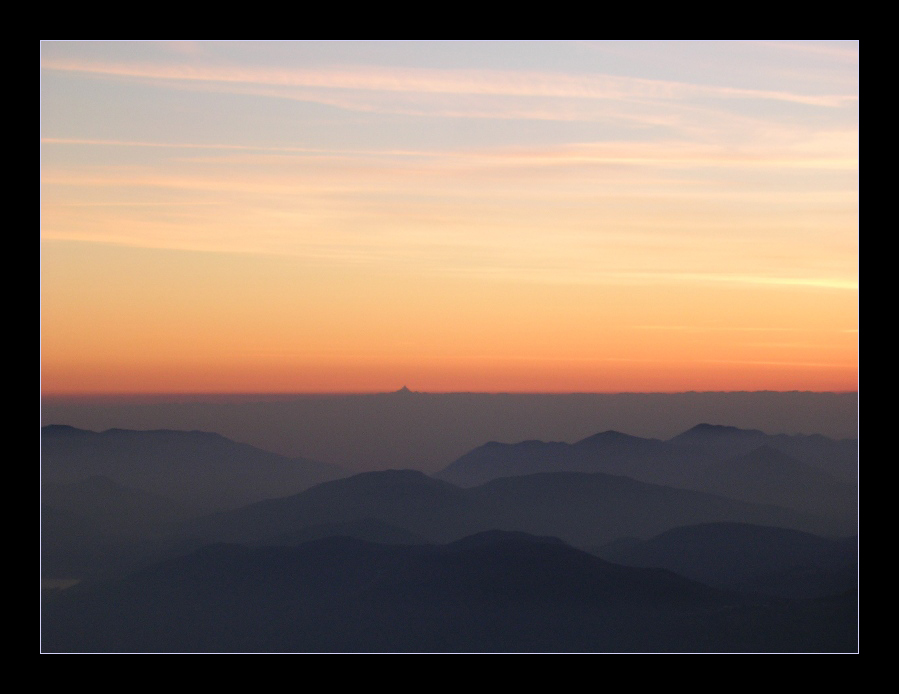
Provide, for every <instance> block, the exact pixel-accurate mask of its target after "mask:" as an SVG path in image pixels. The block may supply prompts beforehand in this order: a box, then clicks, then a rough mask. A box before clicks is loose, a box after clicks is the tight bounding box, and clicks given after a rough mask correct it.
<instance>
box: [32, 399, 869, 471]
mask: <svg viewBox="0 0 899 694" xmlns="http://www.w3.org/2000/svg"><path fill="white" fill-rule="evenodd" d="M399 385H400V383H397V387H399ZM41 405H42V415H43V420H42V421H43V422H44V423H45V424H54V423H67V424H74V425H76V426H78V427H81V428H82V429H94V430H98V431H99V430H101V429H106V428H109V427H111V426H117V427H121V428H126V429H198V430H201V431H215V432H218V433H219V434H222V435H223V436H226V437H227V438H229V439H232V440H234V441H245V442H246V443H249V444H252V445H254V446H257V447H259V448H263V449H265V450H271V451H275V452H277V453H281V454H282V455H288V454H289V455H303V456H307V457H309V458H313V459H315V460H327V461H330V462H334V463H338V464H340V465H343V466H344V467H346V468H347V469H348V470H352V471H353V472H361V471H363V470H382V469H385V468H389V467H390V468H413V469H417V470H424V471H425V472H429V473H431V472H436V471H437V470H440V469H441V468H444V467H446V466H447V465H448V464H449V463H450V462H452V461H453V460H456V459H457V458H459V457H460V456H461V455H463V454H464V453H466V452H467V451H470V450H472V449H474V448H475V447H477V446H479V445H481V444H482V443H484V442H485V441H523V440H525V439H542V440H544V441H577V440H580V439H582V438H584V437H586V436H589V435H590V434H593V433H595V432H597V431H600V430H602V429H615V430H617V431H624V432H628V433H631V434H637V435H639V436H645V437H655V438H660V439H667V438H669V437H671V436H674V435H675V434H677V433H678V432H680V431H684V430H686V429H688V428H689V427H692V426H693V425H695V424H696V423H697V422H720V423H724V424H733V425H735V426H739V427H743V428H744V429H761V430H763V431H816V432H820V433H822V434H824V435H826V436H830V437H832V438H840V437H855V436H856V431H857V419H858V395H857V394H856V393H808V392H792V393H777V392H754V393H746V392H743V393H740V392H732V393H615V394H611V393H605V394H601V393H571V394H511V393H506V394H502V393H496V394H488V393H422V392H416V393H408V394H404V395H402V396H398V395H397V394H396V393H382V394H372V395H303V396H297V395H268V396H262V395H253V396H228V397H227V398H224V397H223V398H216V397H214V396H196V397H187V396H184V397H179V398H178V399H177V401H174V402H173V401H172V399H171V398H168V399H163V398H159V399H152V400H151V399H147V398H134V399H128V398H124V397H122V398H114V399H102V400H90V401H87V402H86V401H84V400H81V399H78V400H71V399H66V398H61V399H60V398H53V397H45V398H44V399H43V401H42V403H41ZM759 445H762V444H761V443H759V444H757V445H756V446H754V447H756V448H757V447H758V446H759ZM740 452H741V451H732V452H729V453H728V454H727V455H726V456H725V457H733V456H735V455H738V454H739V453H740ZM742 452H746V451H742ZM784 452H785V453H787V454H788V455H791V456H793V457H794V458H796V459H797V460H801V461H802V462H806V463H809V462H810V461H808V460H805V459H803V458H802V457H801V456H797V455H795V454H794V453H793V452H791V451H789V450H785V451H784ZM851 465H852V469H853V470H854V467H855V459H854V457H853V459H852V461H851ZM830 473H831V474H836V473H835V472H834V471H833V470H830ZM483 481H486V480H482V482H483Z"/></svg>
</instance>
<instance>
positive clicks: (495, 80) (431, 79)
mask: <svg viewBox="0 0 899 694" xmlns="http://www.w3.org/2000/svg"><path fill="white" fill-rule="evenodd" d="M42 67H43V68H44V69H45V70H54V71H62V72H79V73H84V74H92V75H103V76H111V77H120V78H128V79H141V80H162V81H171V82H206V83H215V84H220V85H229V84H231V85H261V86H269V87H308V88H323V89H333V90H364V91H375V92H389V93H409V92H411V93H416V94H455V95H489V96H515V97H550V98H554V99H558V98H575V99H602V100H615V101H638V102H640V101H677V100H684V99H697V98H703V99H708V98H712V99H740V100H743V99H758V100H766V101H783V102H789V103H796V104H805V105H811V106H820V107H826V108H837V107H841V106H845V105H846V104H849V103H852V102H855V101H857V99H858V97H857V96H856V95H855V94H802V93H795V92H789V91H778V90H765V89H745V88H737V87H728V86H715V85H706V84H690V83H686V82H676V81H664V80H652V79H644V78H636V77H622V76H616V75H602V74H588V75H577V74H565V73H554V72H531V71H503V70H458V69H457V70H452V69H434V68H414V67H402V68H400V67H369V66H347V67H323V68H316V69H301V68H293V69H284V68H276V67H240V66H227V65H205V66H204V65H197V64H187V63H183V64H174V65H173V64H160V63H150V62H100V61H86V60H62V59H53V58H47V59H44V60H43V61H42ZM285 95H289V94H285Z"/></svg>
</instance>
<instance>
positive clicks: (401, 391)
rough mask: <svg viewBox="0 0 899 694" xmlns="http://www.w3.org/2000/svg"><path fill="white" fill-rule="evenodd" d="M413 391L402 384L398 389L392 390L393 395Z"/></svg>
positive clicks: (406, 393)
mask: <svg viewBox="0 0 899 694" xmlns="http://www.w3.org/2000/svg"><path fill="white" fill-rule="evenodd" d="M414 392H415V391H413V390H409V389H408V388H407V387H406V386H403V387H402V388H400V389H399V390H395V391H393V393H394V395H411V394H412V393H414Z"/></svg>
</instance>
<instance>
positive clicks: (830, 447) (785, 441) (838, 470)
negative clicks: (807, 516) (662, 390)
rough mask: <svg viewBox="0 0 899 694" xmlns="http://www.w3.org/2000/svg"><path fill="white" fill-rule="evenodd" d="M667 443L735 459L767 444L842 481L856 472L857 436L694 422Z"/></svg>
mask: <svg viewBox="0 0 899 694" xmlns="http://www.w3.org/2000/svg"><path fill="white" fill-rule="evenodd" d="M669 443H672V444H675V445H677V446H679V447H684V448H687V449H690V450H694V451H702V452H704V453H706V454H707V455H709V456H712V457H713V458H715V459H718V460H724V459H727V458H736V457H738V456H741V455H744V454H746V453H749V452H750V451H753V450H755V449H758V448H761V447H762V446H767V447H769V448H773V449H774V450H777V451H780V452H781V453H785V454H786V455H788V456H790V457H791V458H794V459H796V460H798V461H800V462H802V463H805V464H806V465H809V466H811V467H813V468H815V469H816V470H821V471H822V472H826V473H827V474H828V475H831V476H833V477H836V478H838V479H840V480H843V481H853V482H854V481H855V480H856V479H857V474H858V441H857V440H856V439H839V440H834V439H829V438H827V437H826V436H821V435H819V434H812V435H811V436H806V435H803V434H796V435H794V436H790V435H788V434H765V433H764V432H761V431H757V430H755V429H738V428H737V427H729V426H718V425H714V424H697V425H696V426H695V427H693V428H692V429H689V430H688V431H685V432H684V433H682V434H679V435H677V436H675V437H674V438H673V439H670V440H669Z"/></svg>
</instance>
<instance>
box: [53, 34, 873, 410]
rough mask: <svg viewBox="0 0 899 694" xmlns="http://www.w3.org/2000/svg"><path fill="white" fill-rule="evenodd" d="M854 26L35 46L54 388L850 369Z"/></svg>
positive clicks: (798, 378) (751, 374) (204, 388)
mask: <svg viewBox="0 0 899 694" xmlns="http://www.w3.org/2000/svg"><path fill="white" fill-rule="evenodd" d="M858 49H859V46H858V42H851V41H849V42H436V43H435V42H287V43H281V42H273V43H267V42H263V43H255V42H237V43H206V42H199V43H154V42H116V43H108V42H86V43H80V42H52V41H48V42H43V43H41V239H42V241H41V331H42V332H41V350H42V354H41V359H42V374H41V378H42V391H43V393H44V394H46V395H86V394H140V393H305V392H372V391H391V390H396V389H397V388H399V387H400V386H403V385H406V386H408V387H409V388H410V389H412V390H421V391H432V392H444V391H487V392H497V391H505V392H573V391H576V392H583V391H590V392H621V391H638V392H674V391H686V390H705V391H709V390H812V391H854V390H856V388H857V383H858V58H859V56H858V53H859V51H858Z"/></svg>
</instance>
